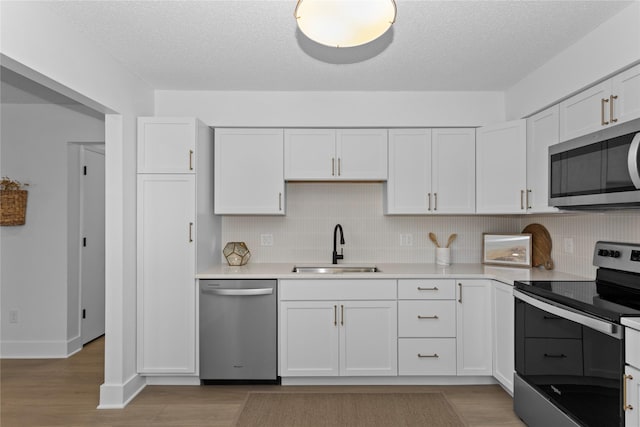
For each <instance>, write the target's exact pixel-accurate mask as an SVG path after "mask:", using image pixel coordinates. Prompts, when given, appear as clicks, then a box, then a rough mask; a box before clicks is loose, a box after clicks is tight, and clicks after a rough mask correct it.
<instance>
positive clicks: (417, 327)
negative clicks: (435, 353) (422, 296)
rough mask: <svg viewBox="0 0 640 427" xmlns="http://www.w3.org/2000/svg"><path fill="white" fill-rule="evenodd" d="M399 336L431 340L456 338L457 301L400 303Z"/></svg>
mask: <svg viewBox="0 0 640 427" xmlns="http://www.w3.org/2000/svg"><path fill="white" fill-rule="evenodd" d="M398 335H399V336H401V337H415V338H431V337H455V336H456V302H455V301H399V302H398Z"/></svg>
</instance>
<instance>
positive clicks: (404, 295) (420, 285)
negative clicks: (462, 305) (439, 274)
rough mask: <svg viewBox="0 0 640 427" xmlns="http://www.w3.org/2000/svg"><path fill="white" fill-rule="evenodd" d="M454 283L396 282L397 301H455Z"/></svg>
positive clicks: (439, 280)
mask: <svg viewBox="0 0 640 427" xmlns="http://www.w3.org/2000/svg"><path fill="white" fill-rule="evenodd" d="M455 298H456V281H455V280H441V279H418V280H414V279H411V280H398V299H455Z"/></svg>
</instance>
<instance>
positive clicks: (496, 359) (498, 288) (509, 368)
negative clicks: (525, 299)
mask: <svg viewBox="0 0 640 427" xmlns="http://www.w3.org/2000/svg"><path fill="white" fill-rule="evenodd" d="M514 346H515V339H514V299H513V286H510V285H506V284H504V283H500V282H496V281H494V282H493V376H494V378H495V379H497V380H498V381H499V382H500V384H502V386H503V387H504V388H506V389H507V390H508V391H509V393H511V394H513V373H514V371H515V368H514V357H515V356H514Z"/></svg>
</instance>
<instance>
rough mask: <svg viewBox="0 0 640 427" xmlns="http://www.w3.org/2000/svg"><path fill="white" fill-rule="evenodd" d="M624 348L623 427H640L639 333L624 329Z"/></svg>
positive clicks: (634, 330)
mask: <svg viewBox="0 0 640 427" xmlns="http://www.w3.org/2000/svg"><path fill="white" fill-rule="evenodd" d="M625 347H626V349H625V353H626V364H627V365H626V366H625V370H624V385H625V387H624V405H625V407H624V416H625V426H626V427H640V331H638V330H636V329H631V328H628V327H627V328H625Z"/></svg>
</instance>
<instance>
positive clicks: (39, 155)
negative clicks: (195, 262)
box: [0, 104, 104, 357]
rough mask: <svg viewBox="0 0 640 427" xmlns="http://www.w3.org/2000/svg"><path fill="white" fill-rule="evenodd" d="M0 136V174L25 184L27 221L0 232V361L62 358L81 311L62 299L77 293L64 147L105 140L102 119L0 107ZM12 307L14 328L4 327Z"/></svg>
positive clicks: (51, 109)
mask: <svg viewBox="0 0 640 427" xmlns="http://www.w3.org/2000/svg"><path fill="white" fill-rule="evenodd" d="M0 137H1V141H2V145H1V146H0V158H1V161H2V163H1V166H0V167H1V169H2V175H3V176H9V177H11V178H13V179H17V180H19V181H21V182H27V183H29V184H30V185H29V187H28V190H29V197H28V202H27V222H26V224H25V225H23V226H15V227H2V228H0V239H1V242H0V244H1V252H2V259H1V270H0V278H1V281H2V288H1V289H0V292H1V312H2V319H1V322H0V324H1V333H2V335H1V341H0V345H1V349H0V350H1V356H2V357H65V356H67V355H68V353H67V347H68V343H69V342H71V341H73V340H74V339H77V338H78V335H79V329H78V327H77V326H78V325H77V318H78V313H79V307H78V306H75V307H69V306H68V301H67V300H68V299H70V300H71V301H73V300H76V301H77V296H78V295H77V294H78V293H79V289H78V288H77V286H76V287H74V288H72V289H69V283H70V282H72V281H74V280H75V279H74V278H73V277H69V276H68V274H67V263H68V259H67V244H68V241H67V235H68V228H67V213H68V212H67V197H68V194H67V167H68V166H67V156H68V143H69V142H70V141H95V142H101V141H103V140H104V120H103V119H99V118H96V117H92V116H89V115H85V114H82V113H79V112H76V111H74V110H71V109H69V108H67V107H64V106H58V105H51V104H39V105H35V104H33V105H28V104H13V105H8V104H3V105H2V106H1V135H0ZM74 166H75V165H74ZM72 244H73V243H72ZM71 293H73V294H74V295H71ZM10 310H18V312H19V319H18V320H19V322H18V323H15V324H12V323H9V322H8V320H9V312H10ZM68 312H69V313H75V319H74V320H75V323H76V324H75V328H71V330H70V331H69V332H71V333H72V335H70V334H69V333H68V328H67V326H68V323H69V322H68V319H67V313H68ZM76 348H77V347H76Z"/></svg>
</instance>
